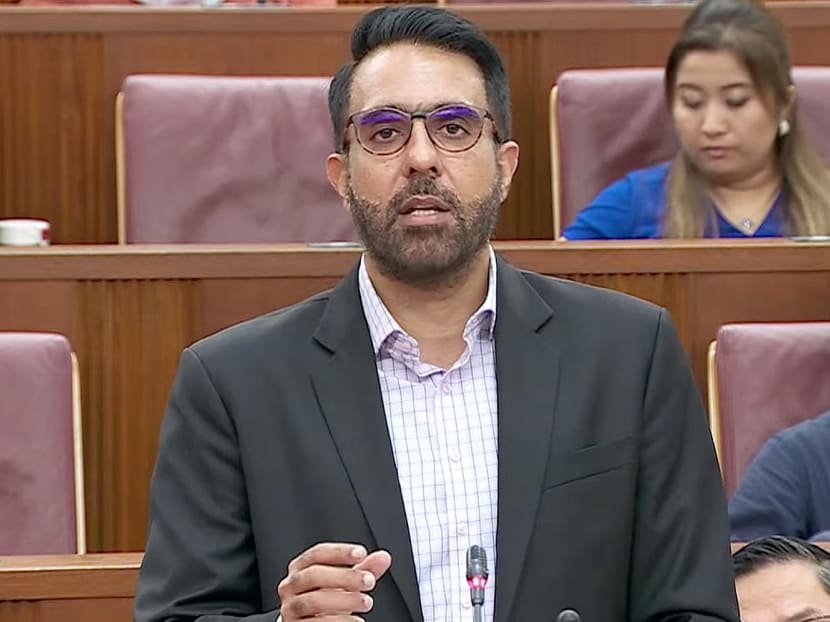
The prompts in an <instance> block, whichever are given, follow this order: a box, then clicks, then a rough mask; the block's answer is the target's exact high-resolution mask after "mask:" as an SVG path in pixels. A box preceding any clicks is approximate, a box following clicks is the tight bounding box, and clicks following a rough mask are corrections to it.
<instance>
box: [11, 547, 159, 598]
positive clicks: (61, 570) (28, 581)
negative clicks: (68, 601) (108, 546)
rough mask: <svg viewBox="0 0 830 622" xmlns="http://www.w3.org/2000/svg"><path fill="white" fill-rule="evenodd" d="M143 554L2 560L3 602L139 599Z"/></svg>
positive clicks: (15, 557) (22, 557) (43, 556)
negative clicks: (66, 599) (138, 589)
mask: <svg viewBox="0 0 830 622" xmlns="http://www.w3.org/2000/svg"><path fill="white" fill-rule="evenodd" d="M142 557H143V553H120V554H97V555H37V556H31V557H30V556H14V557H0V601H4V600H12V601H13V600H45V599H56V598H73V599H74V598H122V597H132V596H134V595H135V582H136V578H137V577H138V569H139V567H140V566H141V559H142Z"/></svg>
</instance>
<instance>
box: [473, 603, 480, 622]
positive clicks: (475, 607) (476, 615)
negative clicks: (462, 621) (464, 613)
mask: <svg viewBox="0 0 830 622" xmlns="http://www.w3.org/2000/svg"><path fill="white" fill-rule="evenodd" d="M473 622H481V605H473Z"/></svg>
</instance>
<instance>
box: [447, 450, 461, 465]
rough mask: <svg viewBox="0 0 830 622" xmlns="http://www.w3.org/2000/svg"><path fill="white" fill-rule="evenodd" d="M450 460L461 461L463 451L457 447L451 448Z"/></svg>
mask: <svg viewBox="0 0 830 622" xmlns="http://www.w3.org/2000/svg"><path fill="white" fill-rule="evenodd" d="M450 460H452V461H453V462H460V461H461V452H460V451H458V450H457V449H456V448H455V447H453V448H452V449H450Z"/></svg>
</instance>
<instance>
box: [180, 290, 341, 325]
mask: <svg viewBox="0 0 830 622" xmlns="http://www.w3.org/2000/svg"><path fill="white" fill-rule="evenodd" d="M338 280H339V279H338V278H337V277H324V278H303V279H277V278H274V279H244V280H240V279H212V280H204V281H201V282H200V283H199V311H200V313H199V316H198V318H197V320H196V333H197V337H199V338H201V337H204V336H206V335H210V334H211V333H215V332H217V331H219V330H221V329H223V328H226V327H228V326H230V325H232V324H236V323H238V322H240V321H244V320H248V319H251V318H253V317H256V316H257V315H261V314H262V313H263V312H264V310H265V311H267V310H270V309H281V308H282V307H287V306H289V305H292V304H294V303H295V302H298V301H300V300H304V299H306V298H308V297H309V296H312V295H314V294H316V293H319V292H322V291H324V290H327V289H330V288H331V287H334V285H335V284H336V283H337V281H338Z"/></svg>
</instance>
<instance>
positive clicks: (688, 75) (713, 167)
mask: <svg viewBox="0 0 830 622" xmlns="http://www.w3.org/2000/svg"><path fill="white" fill-rule="evenodd" d="M672 118H673V120H674V127H675V130H676V131H677V135H678V137H679V139H680V145H681V147H682V149H683V151H684V152H685V153H686V154H687V155H688V157H689V158H690V159H691V160H692V162H693V163H694V164H695V165H696V167H697V168H698V169H699V170H700V171H701V173H702V174H703V175H704V177H705V178H706V179H707V180H708V181H709V182H711V183H714V184H736V183H737V184H740V183H741V182H742V181H745V180H748V179H751V178H752V177H753V176H755V175H758V174H761V173H763V172H764V171H766V170H768V169H769V168H770V167H772V166H774V164H775V153H774V143H775V139H776V136H777V134H778V124H779V121H780V120H781V119H782V118H783V116H782V112H781V111H778V110H776V106H775V105H774V104H773V103H772V97H771V95H769V94H766V93H759V92H758V91H757V90H756V89H755V86H754V84H753V82H752V77H751V76H750V75H749V72H748V71H747V69H746V67H745V66H744V64H743V63H742V62H741V61H740V60H739V59H738V58H737V57H736V56H735V55H734V54H732V53H731V52H728V51H703V50H698V51H694V52H689V53H688V54H687V55H686V56H685V57H684V58H683V60H681V61H680V64H679V65H678V68H677V76H676V83H675V88H674V101H673V102H672Z"/></svg>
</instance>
